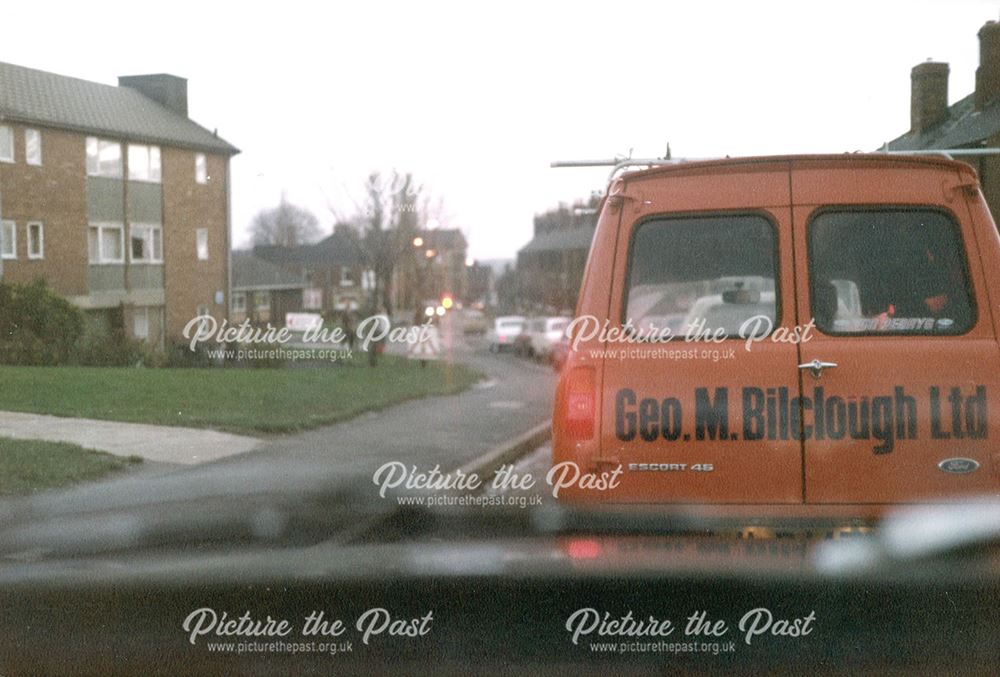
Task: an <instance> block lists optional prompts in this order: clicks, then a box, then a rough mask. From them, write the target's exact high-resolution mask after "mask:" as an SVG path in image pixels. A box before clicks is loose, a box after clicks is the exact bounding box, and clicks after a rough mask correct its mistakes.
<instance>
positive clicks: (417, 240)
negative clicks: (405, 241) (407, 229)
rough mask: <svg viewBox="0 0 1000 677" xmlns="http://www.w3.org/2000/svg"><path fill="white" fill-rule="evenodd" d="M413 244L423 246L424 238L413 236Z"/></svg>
mask: <svg viewBox="0 0 1000 677" xmlns="http://www.w3.org/2000/svg"><path fill="white" fill-rule="evenodd" d="M413 246H414V247H423V246H424V238H422V237H420V236H419V235H417V236H416V237H415V238H413Z"/></svg>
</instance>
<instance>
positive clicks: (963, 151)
mask: <svg viewBox="0 0 1000 677" xmlns="http://www.w3.org/2000/svg"><path fill="white" fill-rule="evenodd" d="M872 154H874V155H923V156H939V157H943V158H945V159H946V160H954V159H955V157H961V156H982V155H1000V148H931V149H923V150H889V148H888V144H885V145H883V146H882V147H881V148H879V149H878V150H876V151H872ZM727 157H728V156H727ZM724 159H726V157H701V158H672V157H669V156H668V157H665V158H632V157H628V158H613V159H610V160H557V161H555V162H552V163H550V164H549V166H550V167H553V168H561V167H611V172H610V173H609V174H608V183H610V182H611V181H612V179H614V178H615V175H617V174H618V172H620V171H622V170H624V169H626V168H628V167H661V166H665V165H677V164H683V163H685V162H704V161H708V160H724Z"/></svg>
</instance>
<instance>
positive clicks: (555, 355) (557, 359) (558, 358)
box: [549, 334, 569, 371]
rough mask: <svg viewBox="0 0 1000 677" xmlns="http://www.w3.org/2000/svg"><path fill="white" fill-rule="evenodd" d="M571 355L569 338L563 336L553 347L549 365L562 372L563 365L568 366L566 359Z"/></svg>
mask: <svg viewBox="0 0 1000 677" xmlns="http://www.w3.org/2000/svg"><path fill="white" fill-rule="evenodd" d="M568 355H569V337H568V336H566V335H565V334H563V336H562V337H561V338H560V339H559V340H558V341H556V343H555V344H554V345H553V346H552V352H551V353H550V354H549V364H551V365H552V368H553V369H555V370H556V371H562V368H563V365H564V364H566V357H567V356H568Z"/></svg>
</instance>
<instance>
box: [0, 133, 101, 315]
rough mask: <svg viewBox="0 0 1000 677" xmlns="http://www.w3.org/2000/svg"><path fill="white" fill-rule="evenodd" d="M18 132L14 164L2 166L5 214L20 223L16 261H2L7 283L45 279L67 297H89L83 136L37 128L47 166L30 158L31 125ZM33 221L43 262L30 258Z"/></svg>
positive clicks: (0, 199)
mask: <svg viewBox="0 0 1000 677" xmlns="http://www.w3.org/2000/svg"><path fill="white" fill-rule="evenodd" d="M4 124H5V125H6V126H9V127H11V128H13V131H14V159H15V162H14V164H8V163H5V162H0V210H2V212H3V214H2V216H3V218H4V219H10V220H13V221H16V223H17V260H9V259H8V260H5V261H4V262H3V277H4V280H5V281H8V282H19V283H21V282H29V281H31V280H34V279H36V278H39V277H42V278H45V279H46V280H48V282H49V285H50V286H51V287H52V288H53V289H55V291H57V292H58V293H60V294H62V295H65V296H79V295H85V294H87V265H88V264H87V189H86V175H87V172H86V148H85V140H84V137H83V136H82V135H80V134H75V133H72V132H64V131H59V130H52V129H46V128H44V127H38V126H32V127H31V128H32V129H38V130H39V131H40V132H41V139H42V164H41V166H34V165H29V164H28V163H27V162H26V160H25V148H24V130H25V129H26V128H27V126H26V125H20V124H14V123H9V122H7V123H4ZM29 221H41V222H42V224H43V227H44V245H45V246H44V258H42V259H29V258H28V232H27V224H28V222H29Z"/></svg>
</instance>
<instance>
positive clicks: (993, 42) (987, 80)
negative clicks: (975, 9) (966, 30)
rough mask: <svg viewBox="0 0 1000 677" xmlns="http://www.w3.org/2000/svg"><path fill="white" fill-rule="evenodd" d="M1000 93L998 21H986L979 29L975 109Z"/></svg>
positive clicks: (987, 103) (999, 37) (979, 108)
mask: <svg viewBox="0 0 1000 677" xmlns="http://www.w3.org/2000/svg"><path fill="white" fill-rule="evenodd" d="M998 95H1000V23H997V22H996V21H987V22H986V23H985V24H984V25H983V27H982V28H980V29H979V68H977V69H976V103H975V108H976V110H982V109H984V108H986V106H988V105H990V104H991V103H992V102H993V101H995V100H996V99H997V96H998Z"/></svg>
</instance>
